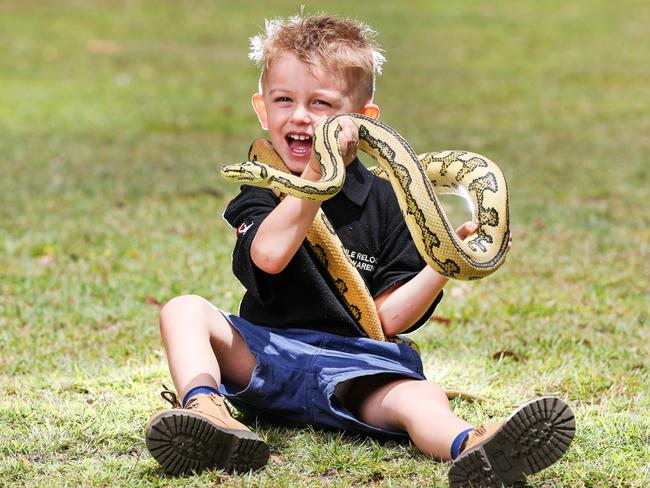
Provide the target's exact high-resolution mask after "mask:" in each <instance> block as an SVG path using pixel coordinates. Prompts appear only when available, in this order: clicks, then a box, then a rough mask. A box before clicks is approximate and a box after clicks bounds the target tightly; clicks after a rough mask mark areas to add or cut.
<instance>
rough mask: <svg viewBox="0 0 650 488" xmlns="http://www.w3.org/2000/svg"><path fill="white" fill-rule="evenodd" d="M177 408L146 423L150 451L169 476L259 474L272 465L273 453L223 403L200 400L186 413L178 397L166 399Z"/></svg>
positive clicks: (208, 397)
mask: <svg viewBox="0 0 650 488" xmlns="http://www.w3.org/2000/svg"><path fill="white" fill-rule="evenodd" d="M161 395H162V396H163V398H165V399H166V400H167V401H169V402H170V403H171V404H172V405H173V407H174V408H172V409H170V410H161V411H159V412H156V413H155V414H154V415H153V416H152V417H151V418H150V419H149V422H147V426H146V428H145V438H146V441H147V449H149V452H150V453H151V455H152V456H153V457H154V459H155V460H156V461H158V462H159V463H160V464H161V465H162V466H163V468H164V469H165V471H167V472H168V473H170V474H174V475H177V474H186V473H191V472H195V473H198V472H200V471H203V470H204V469H207V468H217V469H223V470H225V471H228V472H243V471H250V470H256V469H259V468H261V467H262V466H264V465H265V464H266V462H267V461H268V459H269V447H268V446H267V445H266V443H265V442H264V441H263V440H262V439H260V438H259V437H258V436H257V435H256V434H255V433H253V432H251V431H250V430H249V429H248V427H246V426H245V425H244V424H242V423H241V422H238V421H237V420H235V419H234V418H233V417H232V415H230V411H229V409H228V406H227V405H226V404H225V402H224V399H223V397H221V396H219V395H215V394H199V395H196V396H195V397H193V398H191V399H190V401H189V403H188V405H187V408H182V407H181V404H180V403H179V402H178V399H177V398H176V395H175V394H174V393H173V392H171V391H169V390H165V391H163V392H162V394H161Z"/></svg>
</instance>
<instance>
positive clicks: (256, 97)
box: [251, 93, 269, 130]
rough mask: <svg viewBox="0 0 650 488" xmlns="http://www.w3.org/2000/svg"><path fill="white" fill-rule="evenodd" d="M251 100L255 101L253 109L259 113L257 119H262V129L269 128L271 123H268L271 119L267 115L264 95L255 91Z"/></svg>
mask: <svg viewBox="0 0 650 488" xmlns="http://www.w3.org/2000/svg"><path fill="white" fill-rule="evenodd" d="M251 102H252V103H253V109H254V110H255V113H256V114H257V119H258V120H259V121H260V125H261V126H262V129H264V130H269V124H268V120H269V119H268V117H267V115H266V105H265V104H264V97H262V95H260V94H259V93H255V94H253V98H252V99H251Z"/></svg>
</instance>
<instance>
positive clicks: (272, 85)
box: [253, 54, 378, 174]
mask: <svg viewBox="0 0 650 488" xmlns="http://www.w3.org/2000/svg"><path fill="white" fill-rule="evenodd" d="M348 85H349V83H348V82H347V80H346V79H345V78H344V77H343V75H342V74H339V73H335V72H331V71H327V70H325V69H323V68H322V67H321V66H319V65H315V66H311V69H310V71H308V70H307V69H306V66H305V64H304V63H303V62H302V61H300V60H299V59H298V58H297V57H296V56H295V55H293V54H285V55H284V56H282V57H280V58H277V59H275V60H274V61H273V63H272V64H271V66H270V67H269V68H268V69H267V70H266V73H265V75H264V80H263V90H264V93H263V95H259V94H255V95H253V107H254V108H255V111H256V112H257V116H258V117H259V119H260V123H261V124H262V127H263V128H264V129H268V131H269V135H270V137H271V142H272V143H273V147H274V148H275V150H276V151H277V153H278V154H279V155H280V157H282V159H283V160H284V162H285V164H286V165H287V166H288V167H289V169H290V170H291V171H292V172H294V173H298V174H299V173H302V171H303V170H304V169H305V166H306V165H307V163H308V162H309V158H310V157H311V153H312V138H313V136H314V132H315V130H316V127H317V126H318V124H320V123H321V122H322V121H323V120H324V119H326V118H327V117H328V116H330V115H335V114H340V113H346V112H362V113H363V112H364V109H365V107H366V106H370V105H372V106H374V105H373V104H366V105H365V106H361V107H360V106H359V103H358V101H357V102H356V103H355V98H354V95H355V92H354V90H351V89H350V87H349V86H348ZM357 98H358V97H357ZM377 112H378V110H377Z"/></svg>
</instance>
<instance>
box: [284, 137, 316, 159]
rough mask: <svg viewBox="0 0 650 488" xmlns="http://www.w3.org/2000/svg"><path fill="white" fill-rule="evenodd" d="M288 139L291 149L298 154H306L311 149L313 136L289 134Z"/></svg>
mask: <svg viewBox="0 0 650 488" xmlns="http://www.w3.org/2000/svg"><path fill="white" fill-rule="evenodd" d="M286 140H287V145H288V146H289V150H290V151H291V152H292V153H293V154H295V155H296V156H304V155H305V154H309V152H310V151H311V144H312V137H311V136H310V135H308V134H300V133H297V132H296V133H291V134H287V137H286Z"/></svg>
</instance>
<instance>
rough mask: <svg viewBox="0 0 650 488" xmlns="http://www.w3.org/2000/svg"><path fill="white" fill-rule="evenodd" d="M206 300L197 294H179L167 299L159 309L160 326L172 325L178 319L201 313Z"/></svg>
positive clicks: (163, 327)
mask: <svg viewBox="0 0 650 488" xmlns="http://www.w3.org/2000/svg"><path fill="white" fill-rule="evenodd" d="M207 304H208V301H207V300H206V299H205V298H203V297H201V296H199V295H180V296H177V297H174V298H172V299H171V300H169V301H168V302H167V303H165V305H163V307H162V308H161V309H160V328H161V329H165V328H168V327H171V326H173V324H175V323H176V322H177V321H178V320H179V319H182V318H183V317H187V316H188V315H192V316H196V315H197V314H200V313H202V311H203V310H204V309H205V307H206V305H207Z"/></svg>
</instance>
